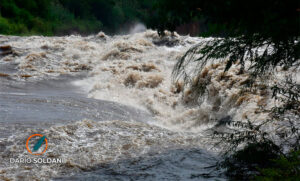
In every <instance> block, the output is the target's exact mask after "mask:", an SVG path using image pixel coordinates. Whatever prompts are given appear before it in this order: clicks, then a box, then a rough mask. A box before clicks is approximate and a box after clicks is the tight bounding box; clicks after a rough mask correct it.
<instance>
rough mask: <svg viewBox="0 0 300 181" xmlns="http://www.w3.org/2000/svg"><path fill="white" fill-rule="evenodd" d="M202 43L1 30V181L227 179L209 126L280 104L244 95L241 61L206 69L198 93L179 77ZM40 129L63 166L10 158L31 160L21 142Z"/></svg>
mask: <svg viewBox="0 0 300 181" xmlns="http://www.w3.org/2000/svg"><path fill="white" fill-rule="evenodd" d="M144 28H145V27H144V26H143V25H138V26H136V27H135V28H133V29H132V31H131V32H132V33H135V32H140V31H142V30H144ZM205 40H206V39H205V38H192V37H189V36H179V35H177V34H176V33H175V34H174V35H171V33H168V32H167V36H166V37H164V38H160V37H159V36H158V34H157V33H156V32H154V31H151V30H147V31H145V32H141V33H135V34H131V35H124V36H107V35H105V34H104V33H103V32H101V33H99V34H97V35H94V36H88V37H81V36H74V35H72V36H65V37H41V36H32V37H13V36H1V37H0V41H1V42H2V43H5V44H8V45H10V46H11V47H12V49H13V53H12V54H9V55H6V56H3V57H1V59H0V65H1V68H0V78H1V79H2V81H1V83H0V84H1V88H0V92H1V93H0V100H1V101H5V102H6V104H2V105H0V108H1V110H0V113H1V115H0V118H1V119H2V120H3V121H1V122H0V124H1V129H2V130H1V131H2V132H3V133H2V134H0V136H1V138H0V145H1V153H0V162H1V164H0V179H4V180H5V179H13V180H34V179H37V180H48V179H53V180H68V179H69V180H76V179H77V180H83V179H84V180H86V179H87V180H116V179H120V180H145V179H146V180H193V179H195V180H199V179H200V180H201V179H205V180H215V179H219V180H224V179H225V178H224V176H223V174H222V171H217V170H216V169H215V167H213V166H214V165H215V164H216V162H217V160H218V156H216V154H217V153H218V151H219V150H218V149H217V148H215V147H213V140H211V139H209V138H206V136H205V134H204V133H205V130H208V129H209V128H212V127H214V125H216V124H217V123H218V121H219V120H222V119H224V118H226V117H230V119H233V120H241V119H245V118H247V119H250V120H264V119H266V118H267V117H268V114H267V113H265V112H263V111H261V109H260V108H261V107H262V106H263V107H265V108H266V107H271V106H272V105H273V104H274V102H272V101H271V99H270V93H269V92H268V91H267V90H266V89H264V88H263V85H257V86H261V88H260V89H258V91H257V92H252V93H242V92H241V88H240V87H241V85H243V84H244V83H245V81H247V78H248V75H247V73H245V74H242V75H238V66H237V65H234V66H233V68H231V69H230V71H229V72H226V73H224V72H223V70H224V66H225V64H224V63H212V64H210V65H208V66H207V67H206V69H204V71H203V72H202V73H201V74H200V75H199V76H198V77H197V78H195V80H193V82H194V83H195V84H196V83H197V82H199V81H207V82H209V86H208V87H207V89H208V90H209V91H208V93H207V94H206V95H205V96H203V97H201V98H200V97H197V96H196V95H194V94H193V91H192V90H191V89H187V88H186V89H183V83H182V82H181V81H179V82H177V83H174V82H172V77H171V74H172V69H173V67H174V65H175V63H176V61H177V60H178V58H179V57H181V56H182V55H183V54H184V53H185V51H186V50H188V49H189V48H190V47H191V46H193V45H196V44H197V43H199V42H201V41H205ZM1 75H2V76H1ZM16 110H19V111H18V112H17V111H16ZM34 110H36V111H34ZM25 123H26V124H25ZM9 130H13V131H9ZM36 132H42V133H43V134H45V135H47V139H48V140H49V149H48V151H47V152H46V154H45V155H44V156H45V157H62V158H64V159H65V160H66V162H65V163H64V164H62V165H43V166H42V168H41V167H40V166H39V165H36V164H10V163H9V161H8V160H9V158H11V157H23V156H28V153H27V152H26V150H25V149H24V148H25V147H24V138H27V137H28V136H29V135H31V134H32V133H36Z"/></svg>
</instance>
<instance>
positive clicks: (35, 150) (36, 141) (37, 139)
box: [26, 134, 48, 155]
mask: <svg viewBox="0 0 300 181" xmlns="http://www.w3.org/2000/svg"><path fill="white" fill-rule="evenodd" d="M29 145H30V146H29ZM31 145H33V147H32V146H31ZM44 145H45V146H44ZM31 147H32V148H31ZM41 147H44V149H42V151H39V150H40V148H41ZM30 148H31V149H30ZM47 148H48V140H47V138H46V136H44V135H41V134H33V135H31V136H29V138H28V139H27V141H26V149H27V151H28V152H29V153H30V154H32V155H42V154H44V153H45V152H46V150H47Z"/></svg>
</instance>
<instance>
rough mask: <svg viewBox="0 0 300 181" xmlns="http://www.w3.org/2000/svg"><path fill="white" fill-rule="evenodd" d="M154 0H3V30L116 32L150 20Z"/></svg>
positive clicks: (20, 32) (0, 1) (0, 24)
mask: <svg viewBox="0 0 300 181" xmlns="http://www.w3.org/2000/svg"><path fill="white" fill-rule="evenodd" d="M152 4H153V1H151V0H0V34H13V35H30V34H42V35H65V34H71V33H80V34H90V33H96V32H99V31H100V30H102V31H106V32H112V33H113V32H116V31H117V30H118V29H119V28H120V27H121V26H122V25H124V24H126V23H132V22H136V21H146V18H147V17H148V16H147V15H148V11H149V10H150V9H151V7H152Z"/></svg>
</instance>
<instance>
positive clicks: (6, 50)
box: [0, 45, 13, 56]
mask: <svg viewBox="0 0 300 181" xmlns="http://www.w3.org/2000/svg"><path fill="white" fill-rule="evenodd" d="M12 53H13V51H12V47H11V46H10V45H3V46H0V56H5V55H9V54H12Z"/></svg>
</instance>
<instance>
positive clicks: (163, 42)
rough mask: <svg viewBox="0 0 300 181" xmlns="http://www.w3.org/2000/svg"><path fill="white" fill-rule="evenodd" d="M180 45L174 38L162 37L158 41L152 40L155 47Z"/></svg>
mask: <svg viewBox="0 0 300 181" xmlns="http://www.w3.org/2000/svg"><path fill="white" fill-rule="evenodd" d="M179 43H180V40H179V39H177V38H176V37H174V36H164V37H161V38H160V39H158V40H153V44H155V45H157V46H168V47H173V46H176V45H178V44H179Z"/></svg>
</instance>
